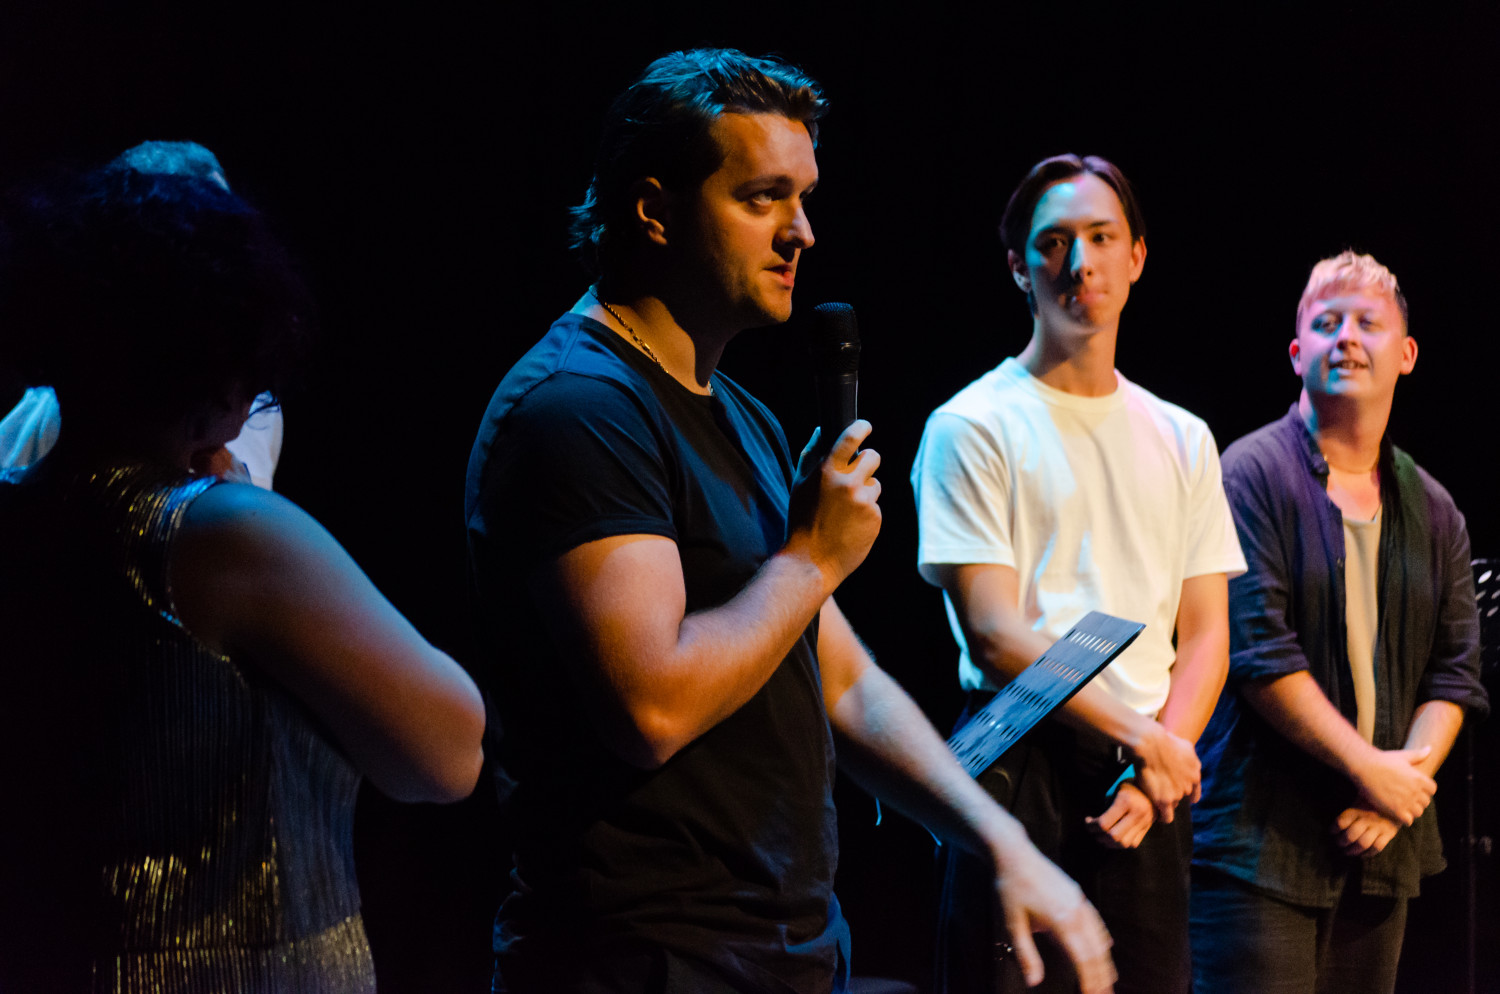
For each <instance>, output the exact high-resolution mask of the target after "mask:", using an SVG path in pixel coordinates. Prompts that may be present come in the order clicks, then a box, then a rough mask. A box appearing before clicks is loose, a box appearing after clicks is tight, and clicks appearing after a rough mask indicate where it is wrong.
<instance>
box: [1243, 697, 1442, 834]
mask: <svg viewBox="0 0 1500 994" xmlns="http://www.w3.org/2000/svg"><path fill="white" fill-rule="evenodd" d="M1241 693H1242V694H1243V695H1244V698H1245V700H1247V701H1248V702H1249V703H1250V706H1251V707H1253V708H1255V710H1256V711H1258V712H1259V713H1260V714H1261V715H1262V716H1263V717H1264V718H1265V719H1266V721H1267V722H1269V723H1270V724H1271V726H1272V727H1273V728H1275V729H1277V730H1278V731H1279V732H1281V734H1283V735H1285V736H1286V737H1287V738H1288V739H1289V740H1290V741H1291V742H1292V743H1293V744H1294V745H1296V746H1298V747H1299V748H1301V749H1302V750H1303V751H1304V752H1306V753H1307V754H1308V755H1310V756H1312V757H1314V758H1315V759H1318V760H1320V761H1322V762H1324V763H1326V764H1328V765H1329V766H1330V767H1332V768H1333V769H1335V770H1337V771H1338V772H1339V773H1342V774H1343V775H1344V776H1346V777H1348V779H1349V780H1350V782H1351V783H1353V784H1354V786H1355V787H1356V788H1357V789H1358V791H1359V796H1360V797H1361V798H1362V799H1363V800H1364V801H1365V802H1366V803H1368V805H1369V806H1370V808H1371V810H1374V811H1377V812H1379V813H1380V814H1382V815H1384V816H1386V817H1387V818H1392V819H1394V820H1396V821H1399V822H1400V823H1401V824H1403V825H1410V824H1412V822H1414V821H1415V820H1416V819H1417V817H1418V816H1420V815H1421V813H1422V812H1423V811H1424V810H1426V808H1427V805H1428V804H1429V803H1430V802H1431V800H1432V795H1433V793H1434V792H1435V791H1436V790H1437V784H1436V783H1435V782H1434V781H1433V779H1432V776H1431V770H1435V769H1436V768H1437V766H1436V763H1435V762H1433V759H1434V754H1435V753H1436V752H1437V751H1438V749H1437V748H1435V747H1434V745H1433V744H1430V743H1428V742H1423V743H1422V744H1421V745H1418V746H1416V747H1414V748H1403V749H1377V748H1376V747H1375V746H1373V745H1371V744H1370V743H1368V742H1366V741H1365V740H1364V739H1362V738H1360V735H1359V733H1358V732H1357V731H1355V729H1354V726H1353V725H1351V724H1350V723H1349V722H1348V720H1346V719H1345V718H1344V716H1343V715H1342V714H1340V713H1339V711H1338V709H1337V708H1335V707H1334V706H1333V705H1332V704H1331V703H1329V701H1328V698H1327V697H1325V696H1324V695H1323V691H1322V688H1320V687H1319V686H1318V684H1317V682H1316V681H1315V680H1314V679H1313V678H1312V675H1311V674H1310V673H1308V672H1307V671H1305V670H1304V671H1301V672H1298V673H1288V674H1286V675H1285V676H1280V677H1276V678H1274V679H1271V680H1265V681H1254V682H1251V683H1247V684H1246V685H1245V686H1244V687H1243V688H1242V689H1241ZM1460 718H1461V716H1460ZM1456 732H1457V726H1456V725H1455V724H1454V720H1453V716H1452V715H1450V714H1447V713H1446V712H1445V711H1444V710H1443V709H1442V708H1441V707H1435V708H1431V709H1429V710H1426V711H1424V712H1423V713H1422V714H1421V715H1419V716H1418V720H1417V721H1415V722H1414V723H1413V728H1412V734H1413V735H1420V736H1421V737H1423V738H1424V739H1425V738H1428V737H1431V738H1432V739H1433V741H1434V742H1435V743H1436V744H1437V745H1446V746H1451V745H1452V742H1453V739H1452V736H1453V735H1454V734H1456Z"/></svg>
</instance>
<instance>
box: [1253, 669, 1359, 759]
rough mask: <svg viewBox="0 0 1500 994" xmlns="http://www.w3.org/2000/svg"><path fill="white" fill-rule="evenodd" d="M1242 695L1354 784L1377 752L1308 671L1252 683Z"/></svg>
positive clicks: (1301, 746)
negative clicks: (1357, 773)
mask: <svg viewBox="0 0 1500 994" xmlns="http://www.w3.org/2000/svg"><path fill="white" fill-rule="evenodd" d="M1240 694H1241V696H1242V697H1243V698H1244V699H1245V701H1246V703H1248V704H1249V705H1250V706H1251V707H1252V708H1254V709H1255V711H1256V712H1257V713H1258V714H1259V715H1260V716H1261V717H1262V718H1264V719H1265V720H1266V721H1267V722H1268V723H1269V724H1270V725H1271V727H1272V728H1274V729H1276V731H1278V732H1280V733H1281V734H1282V735H1283V736H1285V737H1286V738H1287V739H1288V740H1289V741H1290V742H1291V743H1292V744H1293V745H1295V746H1296V747H1297V748H1299V749H1301V750H1302V751H1303V752H1305V753H1307V754H1308V755H1309V756H1311V757H1313V758H1314V759H1316V760H1318V761H1319V762H1321V763H1324V764H1325V765H1327V766H1331V767H1332V768H1333V769H1335V770H1337V771H1338V772H1339V773H1341V774H1343V775H1344V776H1346V777H1348V778H1349V779H1351V780H1352V779H1354V778H1355V776H1356V771H1357V770H1358V768H1359V767H1360V765H1361V764H1362V763H1363V762H1365V761H1366V760H1367V758H1368V757H1369V754H1370V753H1371V752H1373V751H1374V750H1375V747H1374V746H1372V745H1370V743H1368V742H1366V741H1365V740H1364V739H1362V738H1360V735H1359V732H1358V731H1357V730H1356V729H1355V727H1354V726H1353V725H1351V724H1350V723H1349V721H1348V719H1346V718H1345V717H1344V716H1343V715H1342V714H1340V713H1339V710H1338V708H1336V707H1334V706H1333V705H1332V704H1331V703H1330V702H1329V700H1328V698H1327V696H1325V695H1324V693H1323V690H1322V688H1320V687H1319V686H1318V684H1317V681H1316V680H1314V679H1313V677H1312V674H1311V673H1308V672H1307V671H1306V670H1301V671H1298V672H1296V673H1287V674H1285V675H1284V676H1279V677H1275V678H1272V679H1269V680H1254V681H1249V682H1247V683H1245V684H1244V685H1243V686H1242V687H1241V689H1240Z"/></svg>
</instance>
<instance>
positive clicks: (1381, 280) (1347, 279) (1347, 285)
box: [1297, 249, 1407, 328]
mask: <svg viewBox="0 0 1500 994" xmlns="http://www.w3.org/2000/svg"><path fill="white" fill-rule="evenodd" d="M1366 289H1370V290H1378V291H1379V292H1381V293H1384V294H1389V295H1390V297H1391V299H1392V300H1394V301H1395V302H1396V307H1397V308H1398V309H1400V311H1401V325H1402V327H1403V328H1405V327H1406V324H1407V313H1406V295H1405V294H1403V293H1402V292H1401V286H1400V284H1398V283H1397V282H1396V274H1395V273H1393V272H1391V271H1390V270H1389V269H1387V268H1385V267H1384V266H1382V265H1381V264H1380V263H1378V262H1376V261H1375V257H1374V256H1372V255H1364V254H1361V253H1358V252H1355V251H1354V250H1353V249H1345V250H1344V251H1343V252H1340V253H1339V254H1338V255H1336V256H1334V257H1333V258H1331V259H1324V260H1322V261H1321V262H1319V263H1318V264H1317V265H1316V266H1314V267H1313V269H1312V273H1311V274H1310V275H1309V276H1308V277H1307V287H1306V288H1305V289H1304V290H1303V291H1302V299H1301V300H1299V301H1297V327H1298V328H1301V327H1302V315H1303V314H1304V313H1305V312H1306V311H1307V305H1308V304H1311V303H1312V302H1313V301H1315V300H1326V299H1328V298H1329V297H1332V296H1334V295H1336V294H1340V293H1350V292H1352V291H1355V290H1366Z"/></svg>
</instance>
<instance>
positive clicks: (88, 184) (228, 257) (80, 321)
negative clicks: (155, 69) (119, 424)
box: [0, 162, 313, 424]
mask: <svg viewBox="0 0 1500 994" xmlns="http://www.w3.org/2000/svg"><path fill="white" fill-rule="evenodd" d="M4 221H5V244H4V247H3V254H0V329H3V331H0V352H3V353H4V354H5V355H6V357H7V358H8V359H9V360H10V362H11V364H12V365H13V366H14V367H15V369H16V370H17V371H18V372H19V373H20V374H21V376H22V377H23V379H25V381H26V382H27V383H29V384H33V385H51V386H52V387H54V388H55V389H56V390H57V392H58V397H59V399H60V401H61V402H62V403H63V405H64V409H65V410H66V409H67V408H68V406H69V401H70V400H74V399H75V398H77V399H78V400H75V401H74V404H73V406H74V407H82V406H85V405H88V406H94V407H95V409H101V408H99V407H98V405H111V406H113V407H114V409H116V410H119V411H120V412H121V416H122V417H136V418H139V419H141V420H143V421H145V422H149V423H155V424H161V423H165V422H168V421H172V420H175V419H177V418H180V417H182V416H185V415H188V414H191V413H193V412H195V411H197V410H201V409H202V407H203V406H204V405H208V404H213V403H215V402H222V401H223V400H224V399H225V398H226V397H228V396H229V395H230V394H231V392H232V389H233V388H234V387H236V386H238V387H240V388H241V389H243V390H244V391H246V396H251V395H254V394H257V393H260V392H266V391H269V392H271V393H272V394H273V395H275V394H277V393H278V392H280V391H281V390H283V389H284V388H285V386H286V385H287V382H288V379H289V377H290V376H291V375H292V373H293V372H294V371H295V370H297V369H299V368H300V366H301V363H302V361H303V359H304V357H305V355H306V350H307V345H308V337H309V335H310V333H311V326H312V322H313V319H312V310H311V305H310V300H309V298H308V295H307V293H306V290H305V288H304V286H303V284H302V283H301V281H300V280H299V279H298V278H297V276H296V275H295V273H294V271H293V269H292V266H291V264H290V262H289V261H288V258H287V256H286V253H285V251H284V250H283V249H282V247H281V245H280V243H278V242H277V241H276V239H275V238H274V237H272V235H271V233H270V231H269V230H268V228H267V226H266V224H265V221H264V220H263V218H262V217H261V215H260V214H259V213H258V212H257V211H256V210H255V209H254V208H252V207H251V206H250V205H249V204H247V203H246V202H245V201H244V200H242V199H241V198H240V197H238V196H236V195H235V194H233V193H231V192H229V191H228V190H227V189H225V188H224V187H223V186H222V185H221V182H215V181H213V180H211V179H208V178H205V177H202V176H194V175H183V174H167V173H157V172H143V171H140V170H138V169H136V168H132V167H130V166H125V165H121V164H120V163H119V162H116V163H113V164H111V165H109V166H105V167H103V168H101V169H97V170H94V171H93V172H90V173H87V174H84V175H82V176H76V177H70V178H66V179H64V180H61V181H57V182H53V183H51V184H50V185H49V186H48V187H47V188H45V189H37V188H33V189H32V190H30V191H28V192H25V193H21V194H18V195H14V196H12V197H11V198H9V202H8V203H7V205H6V216H5V218H4Z"/></svg>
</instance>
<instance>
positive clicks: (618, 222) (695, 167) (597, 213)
mask: <svg viewBox="0 0 1500 994" xmlns="http://www.w3.org/2000/svg"><path fill="white" fill-rule="evenodd" d="M826 109H827V102H826V101H825V100H824V99H823V93H822V91H821V90H820V89H819V88H818V84H817V83H815V82H813V80H811V79H810V78H808V77H807V76H805V75H803V74H802V72H801V71H800V70H798V69H796V68H795V67H793V66H790V65H788V64H787V63H785V62H782V61H780V60H779V59H775V58H770V57H767V58H754V57H751V56H748V55H746V54H745V53H744V52H741V51H738V50H736V49H733V48H695V49H692V50H690V51H685V52H672V53H671V54H670V55H664V56H662V57H661V58H659V59H657V60H656V61H655V62H653V63H651V64H650V65H649V66H647V67H646V71H645V72H644V73H642V74H641V77H640V78H639V79H637V80H636V81H635V82H634V83H632V84H631V85H630V87H629V89H627V90H626V91H625V92H624V93H622V94H620V95H619V96H618V97H617V98H615V101H614V103H613V104H612V105H611V106H610V109H609V113H608V114H607V115H606V116H605V120H604V137H603V140H602V141H601V142H600V144H599V157H598V159H597V160H596V162H595V164H594V178H593V180H592V181H591V182H590V183H589V189H588V194H587V195H586V196H585V197H584V199H583V203H582V204H580V205H579V206H577V207H574V208H573V209H572V214H573V223H572V225H571V228H570V230H571V233H572V236H573V240H572V244H573V248H574V249H575V250H577V251H578V253H579V257H580V258H581V259H582V261H583V264H584V266H585V267H586V268H587V269H588V270H589V272H590V274H591V275H595V276H597V275H599V274H600V272H601V271H602V270H603V269H605V268H607V263H608V259H609V258H610V256H611V255H612V254H613V253H614V252H615V251H617V250H618V248H619V246H620V243H621V232H622V231H624V230H626V229H627V228H628V227H629V218H630V215H631V210H632V204H631V197H630V192H631V187H632V186H633V185H634V184H635V182H636V181H637V180H640V179H642V178H644V177H647V176H652V177H655V178H656V179H658V180H660V181H661V184H662V186H664V187H666V188H667V189H686V188H688V187H691V186H694V185H696V184H698V183H701V182H703V180H705V179H707V178H708V176H709V175H710V174H711V173H713V171H714V170H715V169H718V168H719V166H720V164H721V162H722V155H721V152H720V150H719V147H718V145H717V144H716V143H715V142H714V141H713V139H712V137H711V136H710V134H709V129H710V128H711V127H712V126H713V123H714V120H715V119H717V118H718V116H719V115H720V114H722V113H724V112H725V111H734V112H740V113H770V114H781V115H783V116H785V117H788V118H791V119H792V120H794V121H800V122H802V123H803V124H804V125H806V126H807V132H808V134H809V135H810V136H811V137H812V139H813V143H814V145H816V144H817V140H818V119H819V118H821V117H822V116H823V113H824V111H825V110H826Z"/></svg>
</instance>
